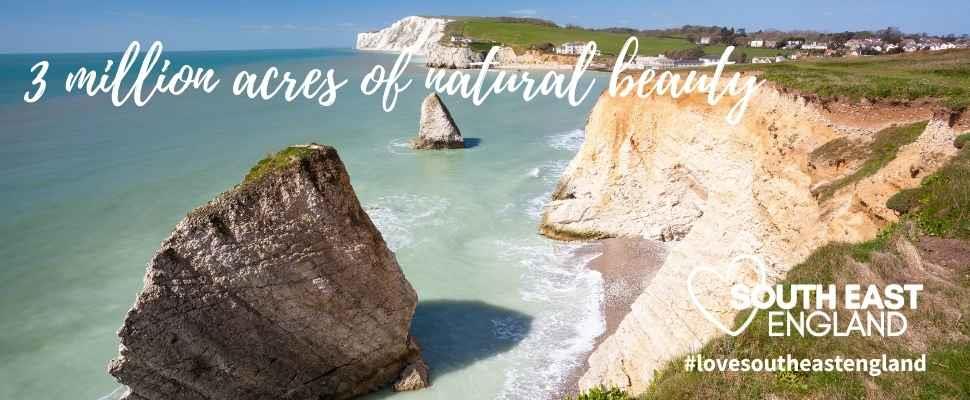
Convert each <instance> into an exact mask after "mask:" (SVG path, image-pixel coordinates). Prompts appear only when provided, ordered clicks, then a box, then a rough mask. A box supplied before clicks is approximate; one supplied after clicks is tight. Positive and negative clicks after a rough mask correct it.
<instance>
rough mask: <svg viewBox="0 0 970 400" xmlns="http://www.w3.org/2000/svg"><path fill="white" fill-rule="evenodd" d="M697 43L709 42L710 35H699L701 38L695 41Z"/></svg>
mask: <svg viewBox="0 0 970 400" xmlns="http://www.w3.org/2000/svg"><path fill="white" fill-rule="evenodd" d="M697 44H711V37H710V36H701V38H700V39H699V40H698V41H697Z"/></svg>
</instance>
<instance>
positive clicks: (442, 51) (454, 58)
mask: <svg viewBox="0 0 970 400" xmlns="http://www.w3.org/2000/svg"><path fill="white" fill-rule="evenodd" d="M425 56H426V57H425V65H426V66H428V67H429V68H450V69H468V68H471V67H472V63H476V62H481V61H482V53H479V52H477V51H473V50H472V49H469V48H467V47H452V46H442V45H439V44H432V45H430V46H428V47H427V51H426V54H425Z"/></svg>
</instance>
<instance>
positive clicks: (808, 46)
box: [802, 42, 829, 50]
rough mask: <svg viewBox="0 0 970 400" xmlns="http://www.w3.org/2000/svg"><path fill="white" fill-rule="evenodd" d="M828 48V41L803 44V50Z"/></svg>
mask: <svg viewBox="0 0 970 400" xmlns="http://www.w3.org/2000/svg"><path fill="white" fill-rule="evenodd" d="M828 48H829V44H828V43H819V42H811V43H805V44H803V45H802V50H826V49H828Z"/></svg>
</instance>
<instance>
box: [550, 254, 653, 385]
mask: <svg viewBox="0 0 970 400" xmlns="http://www.w3.org/2000/svg"><path fill="white" fill-rule="evenodd" d="M584 251H586V252H591V253H600V255H599V256H597V257H596V258H594V259H593V260H592V261H590V264H589V267H590V268H592V269H593V270H596V271H598V272H599V273H600V274H601V275H602V276H603V286H604V287H603V293H604V297H605V298H604V299H603V305H602V307H603V314H604V318H605V319H606V331H605V332H604V333H603V334H602V335H600V336H599V337H598V338H596V344H595V345H594V347H593V348H594V349H595V348H596V347H599V345H600V344H601V343H602V342H603V340H605V339H606V338H607V337H609V336H610V335H612V334H613V332H615V331H616V328H617V326H619V325H620V321H622V320H623V318H624V317H625V316H626V314H627V313H628V312H629V311H630V306H631V305H632V304H633V302H634V301H635V300H636V298H637V297H638V296H639V295H640V293H642V292H643V289H644V288H645V287H646V286H647V284H648V283H649V282H650V280H651V279H653V277H654V275H655V274H656V273H657V270H659V269H660V266H661V265H662V263H663V261H664V258H665V257H666V249H665V248H664V246H663V243H661V242H657V241H654V240H646V239H632V238H611V239H604V240H600V241H598V242H596V243H595V244H593V245H591V246H590V247H589V248H588V249H586V250H584ZM587 254H588V253H587ZM588 358H589V353H587V354H584V355H583V357H582V359H583V362H582V364H580V365H579V366H578V367H577V368H575V369H574V370H573V371H572V372H570V374H569V375H568V376H567V378H566V380H565V382H563V385H562V390H561V394H560V396H558V397H557V399H559V398H562V397H566V396H570V397H571V396H575V395H576V394H578V392H579V386H578V385H579V378H580V377H582V375H583V374H584V373H585V372H586V370H587V369H588V368H589V365H588V362H587V359H588Z"/></svg>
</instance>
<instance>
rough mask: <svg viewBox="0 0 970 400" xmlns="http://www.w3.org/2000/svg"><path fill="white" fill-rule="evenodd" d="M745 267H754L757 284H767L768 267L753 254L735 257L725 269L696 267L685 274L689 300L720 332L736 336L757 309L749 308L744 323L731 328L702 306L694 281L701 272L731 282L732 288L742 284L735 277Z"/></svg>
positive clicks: (746, 326)
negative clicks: (749, 310) (749, 311)
mask: <svg viewBox="0 0 970 400" xmlns="http://www.w3.org/2000/svg"><path fill="white" fill-rule="evenodd" d="M745 268H749V269H750V268H754V270H755V273H756V275H757V286H767V284H768V282H767V281H768V268H767V267H766V266H765V261H764V260H763V259H761V257H758V256H753V255H742V256H738V257H735V258H734V260H732V261H731V264H730V265H729V266H728V268H726V269H715V268H711V267H696V268H694V269H693V270H692V271H690V275H688V276H687V292H688V293H689V294H690V301H691V302H692V303H694V307H697V309H698V310H699V311H700V312H701V314H702V315H703V316H704V318H706V319H707V320H708V321H710V323H711V324H713V325H714V326H715V327H717V328H718V329H720V330H721V332H724V333H725V334H727V335H730V336H738V335H740V334H741V333H742V332H744V330H745V329H747V328H748V325H750V324H751V321H753V320H754V317H755V316H756V315H757V314H758V310H757V309H754V310H751V313H749V314H748V318H747V319H746V320H744V323H742V324H741V325H740V326H738V327H737V329H734V330H731V329H730V328H728V326H727V325H725V324H724V323H723V322H722V321H721V320H720V318H718V317H717V316H716V315H714V313H713V312H711V311H710V310H708V308H707V307H705V306H704V303H701V301H700V300H699V299H698V298H697V292H696V291H695V282H696V279H697V276H698V274H701V273H703V274H704V276H705V277H708V278H714V279H718V280H719V281H720V282H727V283H730V284H732V285H731V287H732V288H734V287H736V286H737V285H742V284H743V283H740V282H737V279H738V278H739V277H740V275H739V272H740V271H743V270H744V269H745ZM732 291H733V289H732Z"/></svg>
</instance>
